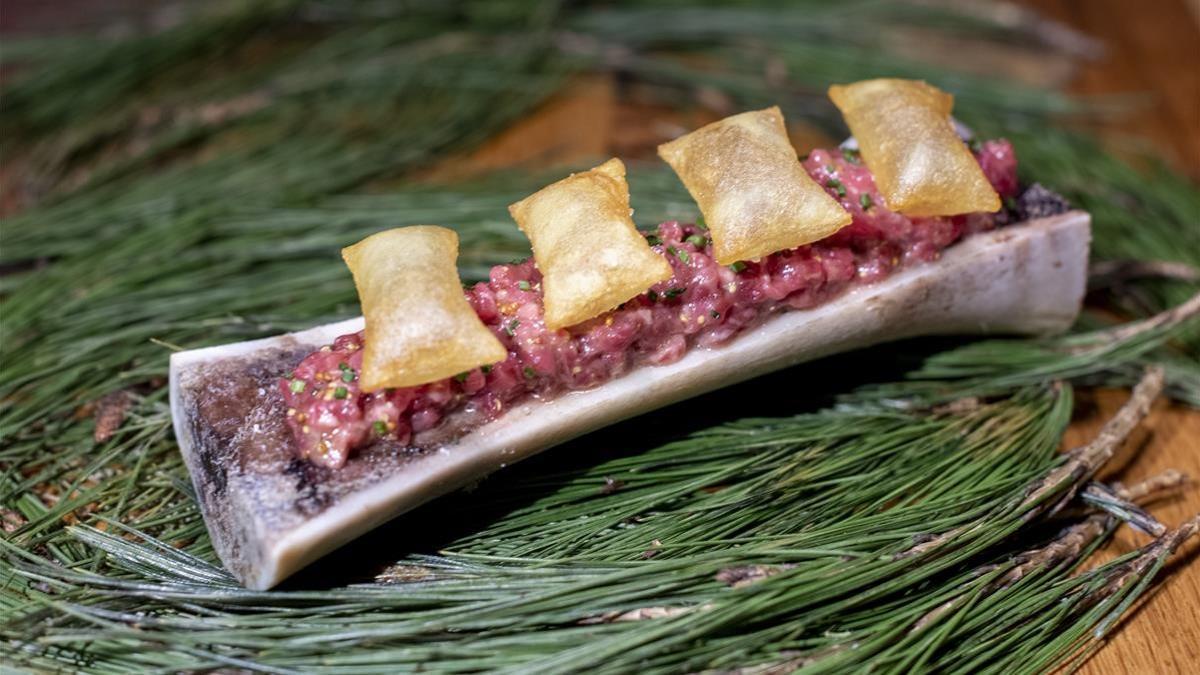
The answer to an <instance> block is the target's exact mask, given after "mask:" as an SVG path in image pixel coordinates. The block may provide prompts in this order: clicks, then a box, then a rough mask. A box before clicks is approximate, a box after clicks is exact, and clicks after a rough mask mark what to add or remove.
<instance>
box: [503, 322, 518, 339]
mask: <svg viewBox="0 0 1200 675" xmlns="http://www.w3.org/2000/svg"><path fill="white" fill-rule="evenodd" d="M520 325H521V320H520V319H513V320H512V321H509V322H508V325H507V326H505V327H504V332H505V333H506V334H508V336H509V337H512V336H514V335H516V332H517V326H520Z"/></svg>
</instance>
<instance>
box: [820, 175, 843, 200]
mask: <svg viewBox="0 0 1200 675" xmlns="http://www.w3.org/2000/svg"><path fill="white" fill-rule="evenodd" d="M825 187H831V188H833V189H834V190H836V191H837V196H839V197H845V196H846V186H845V185H842V181H840V180H838V179H836V178H830V179H829V180H828V181H826V182H825Z"/></svg>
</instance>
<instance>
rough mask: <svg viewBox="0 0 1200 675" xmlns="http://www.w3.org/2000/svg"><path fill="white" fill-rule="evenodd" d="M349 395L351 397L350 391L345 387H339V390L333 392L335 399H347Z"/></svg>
mask: <svg viewBox="0 0 1200 675" xmlns="http://www.w3.org/2000/svg"><path fill="white" fill-rule="evenodd" d="M349 395H350V390H349V389H347V388H345V387H338V388H337V389H334V390H333V397H334V398H346V397H347V396H349Z"/></svg>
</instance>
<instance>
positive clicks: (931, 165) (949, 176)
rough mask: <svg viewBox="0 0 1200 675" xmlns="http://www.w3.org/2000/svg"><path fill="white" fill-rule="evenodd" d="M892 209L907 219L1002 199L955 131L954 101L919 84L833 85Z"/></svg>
mask: <svg viewBox="0 0 1200 675" xmlns="http://www.w3.org/2000/svg"><path fill="white" fill-rule="evenodd" d="M829 98H831V99H832V100H833V103H834V105H836V106H837V107H838V109H840V110H841V111H842V116H843V117H845V119H846V124H847V126H849V127H850V132H851V133H852V134H854V138H855V139H856V140H857V141H858V148H859V151H860V152H861V153H862V158H863V161H865V162H866V163H867V166H868V167H870V169H871V172H872V173H873V174H875V184H876V186H877V187H878V188H879V191H880V193H881V194H882V195H883V198H884V201H885V202H886V203H887V207H888V208H889V209H891V210H893V211H897V212H899V213H903V214H905V215H909V216H952V215H957V214H961V213H975V212H980V211H983V212H988V213H991V212H993V211H998V210H999V209H1000V196H999V195H997V194H996V190H995V189H993V188H992V185H991V183H989V182H988V179H987V177H986V176H984V175H983V169H981V168H979V162H977V161H976V160H975V157H974V156H973V155H972V154H971V151H970V150H968V149H967V146H966V145H965V144H964V143H963V142H962V139H960V138H959V137H958V134H957V133H955V131H954V124H953V122H951V120H950V111H951V109H952V108H953V107H954V97H953V96H951V95H950V94H947V93H946V92H944V91H942V90H940V89H938V88H937V87H934V86H933V85H930V84H926V83H925V82H921V81H918V80H896V79H880V80H864V81H862V82H855V83H853V84H847V85H834V86H832V87H830V88H829Z"/></svg>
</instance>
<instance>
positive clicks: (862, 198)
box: [858, 192, 875, 211]
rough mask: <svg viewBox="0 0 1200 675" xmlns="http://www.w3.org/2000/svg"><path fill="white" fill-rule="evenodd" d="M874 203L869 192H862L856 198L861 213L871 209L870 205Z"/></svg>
mask: <svg viewBox="0 0 1200 675" xmlns="http://www.w3.org/2000/svg"><path fill="white" fill-rule="evenodd" d="M874 203H875V201H874V200H872V199H871V193H869V192H864V193H862V194H861V195H859V196H858V204H859V206H861V207H862V208H863V211H866V210H867V209H869V208H871V205H872V204H874Z"/></svg>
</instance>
